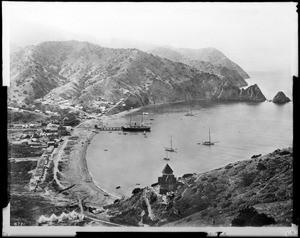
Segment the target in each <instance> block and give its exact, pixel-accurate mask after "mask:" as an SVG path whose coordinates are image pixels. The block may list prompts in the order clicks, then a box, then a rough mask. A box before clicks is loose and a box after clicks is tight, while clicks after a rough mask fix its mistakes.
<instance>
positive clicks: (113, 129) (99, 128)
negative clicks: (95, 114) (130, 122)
mask: <svg viewBox="0 0 300 238" xmlns="http://www.w3.org/2000/svg"><path fill="white" fill-rule="evenodd" d="M96 129H97V130H99V131H122V127H118V126H104V127H98V128H96Z"/></svg>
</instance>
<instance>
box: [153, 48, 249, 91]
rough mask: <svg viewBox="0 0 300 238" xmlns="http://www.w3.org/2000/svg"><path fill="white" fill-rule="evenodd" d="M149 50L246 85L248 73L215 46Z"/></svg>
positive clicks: (237, 83)
mask: <svg viewBox="0 0 300 238" xmlns="http://www.w3.org/2000/svg"><path fill="white" fill-rule="evenodd" d="M149 52H150V53H152V54H154V55H157V56H160V57H163V58H167V59H169V60H172V61H175V62H182V63H184V64H187V65H190V66H191V67H195V68H196V69H198V70H200V71H203V72H207V73H213V74H216V75H218V77H220V78H222V79H223V80H224V81H227V82H230V83H232V84H234V85H237V86H240V87H241V86H247V85H248V84H247V82H246V81H245V80H244V79H247V78H249V75H248V74H247V73H246V72H245V71H244V70H243V69H242V68H241V67H240V66H239V65H237V64H236V63H234V62H232V61H231V60H230V59H229V58H227V57H226V56H225V55H224V54H223V53H222V52H221V51H219V50H217V49H215V48H203V49H197V50H196V49H195V50H194V49H183V48H171V47H156V48H154V49H151V50H149Z"/></svg>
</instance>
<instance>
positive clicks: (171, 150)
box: [165, 136, 177, 152]
mask: <svg viewBox="0 0 300 238" xmlns="http://www.w3.org/2000/svg"><path fill="white" fill-rule="evenodd" d="M165 150H166V151H169V152H176V150H177V149H174V148H173V147H172V136H171V147H166V148H165Z"/></svg>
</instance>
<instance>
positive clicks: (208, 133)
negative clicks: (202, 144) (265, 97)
mask: <svg viewBox="0 0 300 238" xmlns="http://www.w3.org/2000/svg"><path fill="white" fill-rule="evenodd" d="M208 138H209V143H210V127H209V128H208Z"/></svg>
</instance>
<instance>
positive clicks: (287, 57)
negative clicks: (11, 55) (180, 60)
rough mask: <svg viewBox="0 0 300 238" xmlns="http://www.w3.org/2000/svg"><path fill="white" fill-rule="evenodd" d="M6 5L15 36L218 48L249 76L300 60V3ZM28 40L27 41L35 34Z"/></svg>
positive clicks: (33, 3)
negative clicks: (51, 31)
mask: <svg viewBox="0 0 300 238" xmlns="http://www.w3.org/2000/svg"><path fill="white" fill-rule="evenodd" d="M3 5H4V6H3V7H4V16H3V17H4V24H6V26H7V25H8V26H9V29H10V30H20V31H21V30H22V27H21V26H18V23H17V22H29V23H35V24H39V25H41V26H45V29H47V27H52V28H57V29H60V30H64V31H68V32H73V33H78V34H83V35H89V36H91V37H95V38H111V37H114V38H120V39H133V40H139V41H145V42H149V43H154V44H159V45H170V46H174V47H184V48H203V47H215V48H217V49H219V50H221V51H222V52H223V53H224V54H225V55H226V56H228V57H229V58H230V59H232V60H233V61H234V62H236V63H238V64H239V65H240V66H241V67H242V68H244V69H245V70H246V71H249V70H276V69H281V68H282V69H283V68H284V69H286V68H289V67H291V64H292V60H294V61H295V60H296V59H297V52H298V50H297V34H298V33H297V13H296V3H120V2H117V3H83V2H81V3H78V2H77V3H76V2H75V3H70V2H66V3H59V2H58V3H54V2H53V3H51V2H40V3H38V2H37V3H35V2H23V3H20V2H15V3H14V2H4V3H3ZM9 22H11V24H9ZM46 26H47V27H46ZM18 27H19V28H18ZM22 34H23V36H24V37H25V36H26V34H29V35H30V34H31V32H30V31H29V32H28V31H26V32H22ZM45 34H46V32H45ZM20 38H22V37H20ZM50 40H51V39H50Z"/></svg>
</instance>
